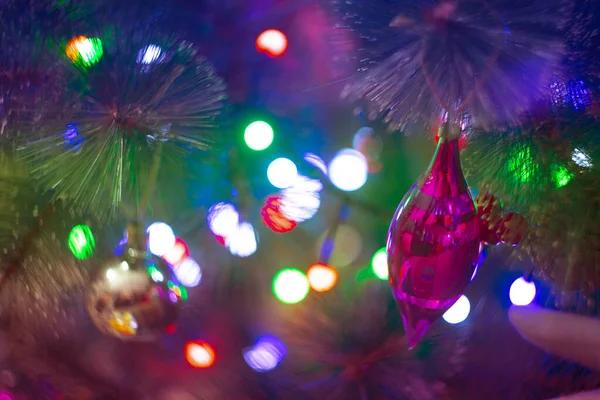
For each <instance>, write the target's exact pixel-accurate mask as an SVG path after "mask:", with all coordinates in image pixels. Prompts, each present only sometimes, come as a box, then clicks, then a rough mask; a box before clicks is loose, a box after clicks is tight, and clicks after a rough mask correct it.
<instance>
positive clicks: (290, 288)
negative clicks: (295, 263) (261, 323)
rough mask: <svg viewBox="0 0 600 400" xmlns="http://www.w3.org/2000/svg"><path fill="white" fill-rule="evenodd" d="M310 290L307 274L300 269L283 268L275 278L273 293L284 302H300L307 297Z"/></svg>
mask: <svg viewBox="0 0 600 400" xmlns="http://www.w3.org/2000/svg"><path fill="white" fill-rule="evenodd" d="M309 290H310V286H309V283H308V279H307V277H306V275H304V273H303V272H302V271H300V270H298V269H294V268H286V269H283V270H281V271H279V272H278V273H277V275H275V278H274V279H273V293H275V297H277V299H278V300H279V301H281V302H282V303H286V304H296V303H299V302H301V301H302V300H304V299H305V298H306V296H307V295H308V292H309Z"/></svg>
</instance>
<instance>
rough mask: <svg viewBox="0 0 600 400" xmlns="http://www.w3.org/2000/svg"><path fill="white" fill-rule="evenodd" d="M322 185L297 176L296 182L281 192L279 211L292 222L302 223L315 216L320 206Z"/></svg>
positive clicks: (317, 181)
mask: <svg viewBox="0 0 600 400" xmlns="http://www.w3.org/2000/svg"><path fill="white" fill-rule="evenodd" d="M321 190H323V184H322V183H321V181H319V180H318V179H310V178H307V177H305V176H299V177H298V178H297V179H296V182H294V184H293V185H292V186H290V187H288V188H287V189H284V190H282V191H281V196H282V201H281V211H282V213H283V215H285V216H286V217H287V218H289V219H290V220H292V221H296V222H304V221H306V220H309V219H311V218H312V217H314V216H315V214H316V213H317V211H319V207H320V206H321V197H320V194H319V193H320V192H321Z"/></svg>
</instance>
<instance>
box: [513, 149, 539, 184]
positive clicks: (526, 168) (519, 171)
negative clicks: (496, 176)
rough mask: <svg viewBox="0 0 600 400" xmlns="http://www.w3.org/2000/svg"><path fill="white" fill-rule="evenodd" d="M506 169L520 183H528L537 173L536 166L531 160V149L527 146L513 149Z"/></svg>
mask: <svg viewBox="0 0 600 400" xmlns="http://www.w3.org/2000/svg"><path fill="white" fill-rule="evenodd" d="M508 169H509V170H510V172H511V173H513V175H514V177H515V179H517V180H519V181H521V183H527V182H529V181H530V180H531V179H532V178H533V176H534V175H535V174H536V173H537V172H538V165H537V164H536V163H535V161H534V160H533V157H532V155H531V149H530V148H529V147H528V146H521V147H519V148H516V149H513V150H512V151H511V155H510V159H509V160H508Z"/></svg>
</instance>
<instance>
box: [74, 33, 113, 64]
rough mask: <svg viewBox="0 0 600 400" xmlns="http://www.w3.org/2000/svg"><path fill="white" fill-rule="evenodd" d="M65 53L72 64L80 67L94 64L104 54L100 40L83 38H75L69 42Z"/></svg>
mask: <svg viewBox="0 0 600 400" xmlns="http://www.w3.org/2000/svg"><path fill="white" fill-rule="evenodd" d="M65 52H66V54H67V57H69V59H70V60H71V61H73V63H75V64H77V65H80V66H82V67H90V66H92V65H94V64H96V63H97V62H98V61H100V59H101V58H102V55H103V53H104V51H103V49H102V41H101V40H100V39H98V38H87V37H85V36H77V37H74V38H72V39H71V40H69V43H67V48H66V50H65Z"/></svg>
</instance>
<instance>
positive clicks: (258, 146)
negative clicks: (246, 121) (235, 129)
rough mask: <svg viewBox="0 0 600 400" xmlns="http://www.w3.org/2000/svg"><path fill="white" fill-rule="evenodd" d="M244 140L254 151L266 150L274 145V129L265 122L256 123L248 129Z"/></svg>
mask: <svg viewBox="0 0 600 400" xmlns="http://www.w3.org/2000/svg"><path fill="white" fill-rule="evenodd" d="M244 140H245V141H246V145H247V146H248V147H250V148H251V149H252V150H256V151H260V150H265V149H266V148H268V147H269V146H270V145H271V143H273V128H271V125H269V124H267V123H266V122H264V121H255V122H253V123H251V124H250V125H248V126H247V127H246V130H245V131H244Z"/></svg>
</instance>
